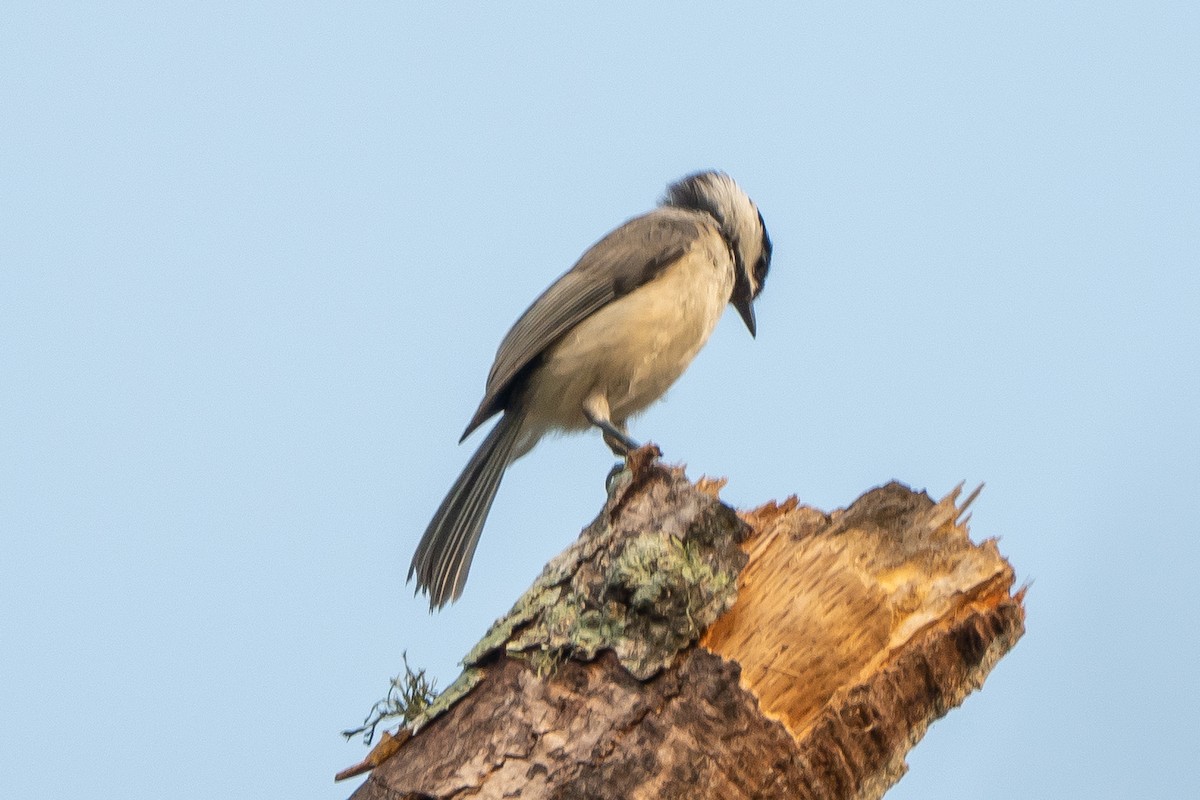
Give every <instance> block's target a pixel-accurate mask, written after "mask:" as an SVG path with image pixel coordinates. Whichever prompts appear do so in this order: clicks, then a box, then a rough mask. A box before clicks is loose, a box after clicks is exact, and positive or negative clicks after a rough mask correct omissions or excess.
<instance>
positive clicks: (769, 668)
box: [340, 447, 1024, 800]
mask: <svg viewBox="0 0 1200 800" xmlns="http://www.w3.org/2000/svg"><path fill="white" fill-rule="evenodd" d="M656 455H657V451H656V450H654V449H653V448H652V447H647V448H643V449H642V450H640V451H638V452H637V453H635V454H633V456H631V458H630V462H629V468H628V469H627V470H626V471H625V472H624V473H621V474H620V475H619V476H618V478H617V479H616V480H615V481H614V482H613V486H612V490H611V492H610V495H609V499H608V502H607V503H606V505H605V507H604V510H603V511H602V512H601V514H600V516H599V517H598V518H597V519H596V521H595V522H594V523H593V524H592V525H591V526H589V527H588V528H587V529H586V530H585V531H584V532H583V534H582V535H581V536H580V538H579V540H578V541H577V542H576V543H575V544H574V545H572V546H571V547H570V548H569V549H568V550H566V551H565V552H564V553H563V554H562V555H560V556H559V557H558V558H556V559H555V560H554V561H553V562H551V563H550V564H549V565H548V566H547V568H546V570H545V572H543V574H542V576H541V577H540V578H539V579H538V580H537V581H536V582H535V584H534V585H533V587H531V588H530V589H529V591H528V592H527V593H526V594H525V596H524V597H523V598H522V599H521V600H520V601H519V602H518V603H517V605H516V606H515V607H514V608H513V610H512V611H511V612H510V613H509V615H508V616H507V617H505V618H504V619H501V620H500V621H498V622H497V623H496V624H495V625H494V626H493V627H492V629H491V631H489V633H488V634H487V636H485V637H484V639H483V640H482V641H481V642H480V643H479V644H478V645H477V646H476V648H475V649H474V650H473V651H472V652H471V653H470V654H469V655H468V656H467V658H466V659H464V662H463V663H464V667H465V671H464V672H463V674H462V676H460V678H459V679H458V681H456V682H455V684H454V685H453V686H451V687H450V688H449V689H448V690H447V691H446V692H444V693H443V695H442V696H441V697H440V698H438V700H437V701H436V702H435V703H434V704H433V705H431V706H430V707H429V708H428V709H426V710H425V711H424V713H423V714H421V715H420V716H418V717H416V718H415V719H412V720H411V721H410V722H409V724H408V725H407V726H406V727H404V728H402V729H401V730H400V731H399V732H398V733H396V734H395V735H385V737H384V741H382V742H381V743H380V744H379V745H378V746H377V747H376V748H375V750H373V751H372V753H371V755H370V756H369V757H368V759H367V760H366V761H364V762H363V764H361V765H359V766H358V767H355V768H351V769H349V770H347V771H346V772H345V773H343V775H342V776H340V777H347V776H349V775H352V774H358V773H360V772H365V771H367V770H370V769H373V772H372V774H371V776H370V778H369V779H368V780H367V782H366V783H364V784H363V785H362V786H360V787H359V789H358V790H357V791H356V792H355V793H354V795H353V800H377V799H382V798H388V800H400V798H422V799H424V798H439V800H440V799H441V798H465V797H471V798H501V797H526V798H635V799H636V798H647V800H649V799H650V798H654V799H655V800H658V799H659V798H721V799H722V800H736V799H737V798H750V797H755V798H772V797H799V798H877V797H880V796H882V795H883V793H884V792H885V791H886V790H887V789H888V788H889V787H890V786H891V785H892V784H894V783H895V782H896V781H897V780H899V778H900V776H901V775H902V774H903V773H904V770H905V768H906V767H905V763H904V756H905V754H906V753H907V752H908V750H909V749H910V748H911V747H912V746H913V745H914V744H915V743H916V742H917V741H918V740H919V739H920V738H921V736H922V735H923V734H924V732H925V730H926V729H927V728H928V726H929V724H930V723H931V722H933V721H934V720H935V719H937V718H938V717H941V716H942V715H943V714H945V713H946V712H947V711H948V710H949V709H950V708H952V707H953V706H955V705H957V704H959V703H960V702H962V700H963V698H964V697H965V696H966V695H967V694H968V693H969V692H971V691H972V690H973V689H976V688H978V687H979V686H981V685H982V683H983V680H984V678H985V677H986V675H987V674H988V672H989V671H990V670H991V668H992V666H993V665H995V663H996V662H997V661H998V660H999V658H1000V657H1001V656H1003V655H1004V654H1005V653H1006V652H1007V651H1008V650H1009V649H1010V648H1012V646H1013V645H1014V644H1015V643H1016V641H1017V639H1018V638H1020V636H1021V634H1022V632H1023V630H1024V625H1023V622H1024V610H1023V607H1022V594H1023V592H1017V593H1016V594H1013V593H1012V589H1013V571H1012V568H1011V567H1010V566H1009V564H1008V563H1007V562H1006V561H1005V560H1004V559H1003V558H1002V557H1001V556H1000V554H999V552H998V550H997V548H996V546H995V542H994V541H986V542H984V543H983V544H980V545H975V544H972V543H971V541H970V539H969V538H968V535H967V529H966V524H965V520H963V519H961V517H962V516H963V511H964V510H965V508H966V505H967V504H969V503H970V500H971V499H973V496H972V498H968V499H967V501H966V502H964V503H963V504H962V505H961V506H960V505H957V499H958V495H959V492H958V490H955V491H954V492H952V493H951V494H950V495H949V496H947V497H945V498H943V499H942V500H941V501H940V502H937V503H935V502H933V501H932V500H931V499H930V498H929V497H928V496H927V495H925V494H924V493H918V492H913V491H912V490H910V489H908V488H907V487H905V486H902V485H900V484H898V483H891V484H888V485H887V486H883V487H881V488H878V489H873V490H871V491H869V492H867V493H866V494H864V495H863V496H862V497H860V498H859V499H858V500H856V501H855V502H854V503H853V504H851V505H850V506H849V507H848V508H846V509H845V510H839V511H834V512H833V513H831V514H826V513H823V512H821V511H818V510H816V509H814V508H810V507H806V506H801V505H799V504H797V502H796V501H795V498H789V499H788V500H787V501H785V502H784V503H782V504H779V505H776V504H775V503H769V504H767V505H765V506H763V507H761V508H759V509H756V510H754V511H750V512H747V513H743V514H740V515H739V514H737V513H735V512H734V511H733V510H732V509H730V508H729V507H728V506H725V505H724V504H722V503H721V502H720V501H719V500H718V499H717V491H718V490H719V488H720V484H718V483H716V482H712V481H706V480H704V479H701V481H700V482H699V483H697V484H695V485H693V484H692V483H690V482H689V481H688V480H687V479H686V478H685V477H684V475H683V471H682V470H681V469H677V468H671V467H666V466H662V465H660V464H658V463H657V462H656V461H655V457H656Z"/></svg>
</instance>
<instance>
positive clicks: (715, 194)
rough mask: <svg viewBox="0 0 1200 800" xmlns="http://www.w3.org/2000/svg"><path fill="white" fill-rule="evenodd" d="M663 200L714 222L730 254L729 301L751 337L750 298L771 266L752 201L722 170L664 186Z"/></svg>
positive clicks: (763, 229) (763, 227)
mask: <svg viewBox="0 0 1200 800" xmlns="http://www.w3.org/2000/svg"><path fill="white" fill-rule="evenodd" d="M663 203H664V204H665V205H669V206H676V207H678V208H690V209H693V210H696V211H703V212H704V213H706V214H709V215H710V216H712V218H713V219H715V220H716V221H717V228H718V229H719V230H720V231H721V235H722V236H723V237H725V241H726V243H728V245H729V250H730V252H731V253H733V262H734V280H733V294H732V295H731V296H730V298H729V302H730V303H731V304H732V305H733V307H734V308H736V309H737V312H738V314H740V315H741V316H742V321H743V322H745V323H746V327H747V328H749V330H750V335H751V336H753V335H754V334H755V330H756V327H757V326H756V324H755V320H754V300H755V298H756V297H758V295H759V294H760V293H761V292H762V289H763V284H764V283H765V282H766V280H767V270H769V269H770V267H771V237H770V236H768V235H767V226H766V224H765V223H764V222H763V218H762V214H761V213H759V210H758V206H756V205H754V201H753V200H751V199H750V197H749V196H748V195H747V194H746V193H745V192H744V191H742V188H741V187H740V186H738V185H737V183H735V182H734V180H733V178H731V177H729V176H728V175H726V174H725V173H724V172H697V173H695V174H693V175H689V176H687V177H686V178H683V179H682V180H679V181H677V182H675V183H673V184H671V185H670V186H668V187H667V195H666V197H665V198H664V199H663Z"/></svg>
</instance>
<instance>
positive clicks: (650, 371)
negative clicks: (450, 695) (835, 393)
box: [408, 172, 771, 609]
mask: <svg viewBox="0 0 1200 800" xmlns="http://www.w3.org/2000/svg"><path fill="white" fill-rule="evenodd" d="M770 263H771V239H770V237H769V236H767V230H766V227H765V225H764V223H763V218H762V214H760V213H759V211H758V208H757V206H755V205H754V203H753V201H751V200H750V198H749V197H747V196H746V193H745V192H743V191H742V189H741V188H740V187H739V186H738V185H737V184H736V183H734V181H733V179H732V178H730V177H729V176H728V175H726V174H725V173H723V172H699V173H696V174H695V175H690V176H688V177H686V178H684V179H682V180H680V181H679V182H677V183H674V184H672V185H671V186H669V187H668V188H667V194H666V197H664V198H663V200H662V201H661V203H660V205H659V207H658V208H656V209H655V210H654V211H651V212H650V213H648V214H645V215H643V216H640V217H635V218H633V219H631V220H629V221H628V222H626V223H625V224H624V225H622V226H621V227H619V228H617V229H616V230H614V231H613V232H612V233H609V234H608V235H607V236H605V237H604V238H603V239H601V240H600V241H599V242H597V243H596V244H594V245H592V247H591V248H590V249H588V251H587V252H586V253H584V254H583V257H582V258H580V259H579V261H577V262H576V263H575V266H573V267H571V269H570V270H568V271H567V272H566V274H564V275H563V276H562V277H561V278H559V279H558V280H557V281H555V282H554V283H553V284H552V285H551V286H550V288H549V289H547V290H546V291H545V292H544V293H542V296H541V297H539V298H538V299H537V300H535V301H534V302H533V305H531V306H530V307H529V308H528V309H527V310H526V311H525V313H524V314H522V315H521V318H520V319H518V320H517V322H516V324H515V325H513V327H512V330H510V331H509V332H508V335H507V336H505V337H504V341H502V342H501V343H500V349H499V350H498V351H496V361H495V363H493V364H492V371H491V372H490V373H489V374H488V379H487V388H486V390H485V392H484V396H483V401H482V402H481V403H480V404H479V410H478V411H476V412H475V416H474V417H472V419H471V421H470V423H468V425H467V429H466V431H465V432H464V433H463V435H462V439H460V440H459V441H460V443H461V442H462V441H463V440H464V439H466V438H467V436H469V435H470V434H471V433H472V432H473V431H474V430H475V429H476V428H478V427H479V426H480V425H481V424H483V423H484V422H485V421H486V420H487V419H488V418H489V417H491V416H493V415H494V414H501V415H502V416H501V417H500V421H499V422H498V423H497V424H496V426H495V427H494V428H492V430H491V432H490V433H488V435H487V438H486V439H484V440H483V444H481V445H480V446H479V449H478V450H476V451H475V455H473V456H471V460H470V461H469V462H468V463H467V466H466V468H465V469H463V471H462V474H461V475H459V476H458V480H456V481H455V482H454V486H453V487H451V489H450V493H449V494H447V495H446V499H445V500H443V501H442V504H441V506H439V507H438V510H437V513H436V514H434V515H433V521H432V522H430V523H429V527H428V528H426V529H425V535H424V536H422V537H421V543H420V544H419V545H417V552H416V554H414V555H413V560H412V566H411V567H409V570H408V578H409V580H412V577H413V575H416V576H417V589H418V590H424V591H427V592H428V593H429V604H430V608H431V609H436V608H440V607H442V606H444V605H445V604H446V603H448V602H451V601H453V600H457V599H458V597H459V595H461V594H462V590H463V584H465V583H466V581H467V572H468V570H469V569H470V567H471V558H472V557H473V556H474V555H475V546H476V545H477V544H478V543H479V534H480V533H481V532H482V530H483V523H484V520H485V519H486V518H487V514H488V511H489V510H490V509H491V507H492V500H493V499H495V497H496V490H497V489H498V488H499V486H500V479H501V478H503V477H504V470H505V469H506V468H507V467H508V465H509V464H511V463H512V462H513V461H516V460H517V459H518V458H520V457H521V456H523V455H525V454H526V453H528V452H529V451H530V450H532V449H533V447H534V445H536V444H537V443H538V442H539V441H540V440H541V438H542V437H543V436H545V435H546V434H547V433H550V432H551V431H582V430H586V429H587V428H589V427H593V426H594V427H596V428H599V429H600V431H601V432H602V433H603V437H604V441H605V442H606V443H607V444H608V446H609V447H610V448H612V451H613V452H614V453H615V454H616V455H618V456H621V457H624V456H625V455H626V454H628V453H629V452H630V451H631V450H635V449H637V447H638V443H637V442H635V441H634V440H633V439H631V438H630V437H629V434H628V432H627V431H626V428H625V424H626V422H627V421H628V420H629V418H630V417H632V416H633V415H635V414H638V413H640V412H642V411H644V410H645V409H646V408H647V407H648V406H650V404H651V403H653V402H654V401H656V400H658V399H659V398H660V397H662V395H663V393H664V392H666V390H667V389H668V388H669V387H670V386H671V384H673V383H674V382H675V381H676V380H677V379H678V378H679V376H680V375H682V374H683V371H684V370H685V369H687V366H688V364H690V363H691V361H692V359H693V358H695V356H696V353H698V352H699V351H700V348H701V347H703V346H704V343H705V342H706V341H707V340H708V337H709V334H711V333H712V331H713V328H715V327H716V325H717V321H718V320H719V319H720V318H721V312H722V311H723V310H724V308H725V305H726V303H729V304H732V305H733V307H734V308H735V309H737V312H738V313H739V314H740V315H741V317H742V320H743V321H744V322H745V323H746V327H747V328H749V329H750V335H751V336H753V335H754V334H755V320H754V306H753V303H754V299H755V298H756V297H758V294H759V292H761V291H762V287H763V282H764V281H765V280H766V277H767V269H768V267H769V266H770Z"/></svg>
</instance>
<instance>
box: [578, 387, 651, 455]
mask: <svg viewBox="0 0 1200 800" xmlns="http://www.w3.org/2000/svg"><path fill="white" fill-rule="evenodd" d="M583 415H584V416H585V417H587V421H588V422H590V423H592V424H593V425H595V426H596V427H597V428H599V429H600V431H601V433H602V434H603V435H604V443H605V444H606V445H608V447H609V449H610V450H612V451H613V455H615V456H617V457H618V458H625V457H626V456H628V455H629V454H630V453H631V452H632V451H634V450H637V449H638V448H639V447H641V445H640V444H638V443H637V442H635V441H634V440H633V439H631V438H630V437H629V434H628V433H627V432H626V431H625V423H624V422H623V421H622V422H621V423H620V424H617V423H614V422H613V421H612V419H610V418H609V410H608V398H607V397H605V396H604V395H603V394H599V393H595V394H592V395H589V396H588V398H587V399H586V400H584V401H583Z"/></svg>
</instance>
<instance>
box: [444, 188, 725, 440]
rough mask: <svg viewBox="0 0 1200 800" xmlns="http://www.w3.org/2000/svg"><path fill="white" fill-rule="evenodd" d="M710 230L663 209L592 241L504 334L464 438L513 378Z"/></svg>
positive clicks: (504, 396) (500, 404) (499, 401)
mask: <svg viewBox="0 0 1200 800" xmlns="http://www.w3.org/2000/svg"><path fill="white" fill-rule="evenodd" d="M709 228H712V229H713V230H714V231H715V225H714V224H713V222H712V220H711V218H709V217H708V216H707V215H705V214H700V213H698V212H695V211H689V210H684V209H677V208H659V209H656V210H654V211H652V212H650V213H649V214H646V215H644V216H641V217H635V218H634V219H631V220H629V221H628V222H626V223H625V224H624V225H622V226H621V227H619V228H617V229H616V230H614V231H613V232H612V233H610V234H608V235H607V236H605V237H604V238H603V239H601V240H600V241H598V242H596V244H594V245H592V246H591V247H590V248H589V249H588V251H587V252H586V253H584V254H583V256H582V257H581V258H580V259H579V261H577V262H576V263H575V266H573V267H571V269H570V270H569V271H568V272H566V273H565V274H564V275H563V276H562V277H561V278H559V279H558V280H557V281H555V282H554V283H553V284H552V285H551V286H550V288H549V289H547V290H546V291H545V292H543V293H542V295H541V296H540V297H539V298H538V299H537V300H534V301H533V305H531V306H530V307H529V308H528V309H526V311H525V313H524V314H522V315H521V318H520V319H518V320H517V322H516V324H515V325H513V327H512V330H510V331H509V332H508V335H507V336H505V337H504V341H503V342H501V343H500V349H499V350H497V351H496V361H495V363H493V364H492V371H491V372H490V373H489V374H488V380H487V389H486V391H485V393H484V397H483V401H482V402H481V403H480V404H479V410H478V411H476V412H475V416H474V417H472V418H471V422H470V424H468V425H467V429H466V431H465V432H464V433H463V435H462V438H463V439H466V438H467V437H468V436H470V435H471V432H472V431H474V430H475V429H476V428H478V427H479V426H480V425H481V424H483V422H484V421H485V420H487V419H488V417H490V416H492V415H493V414H495V413H497V412H499V411H501V410H502V409H503V408H504V404H505V403H506V402H507V400H508V395H509V393H510V392H511V390H512V388H513V383H514V381H515V380H516V379H517V377H518V376H519V375H521V373H522V372H523V371H524V370H526V369H527V368H528V367H529V366H530V365H532V364H533V363H534V362H535V361H536V360H537V359H538V357H539V356H540V355H541V354H542V353H543V352H544V351H545V350H546V348H547V347H549V346H550V345H552V344H554V343H555V342H556V341H558V340H559V339H560V338H561V337H562V336H563V335H564V334H566V333H567V331H569V330H571V328H573V327H575V326H576V325H578V324H579V323H580V322H582V321H583V320H584V319H586V318H587V317H589V316H590V315H592V314H594V313H596V312H597V311H599V310H600V309H601V308H603V307H604V306H606V305H608V304H609V303H611V302H612V301H613V300H615V299H617V298H618V297H621V296H622V295H625V294H628V293H629V292H631V291H633V290H634V289H636V288H638V287H639V286H641V285H643V284H645V283H647V282H649V281H651V280H653V279H654V278H656V277H657V276H658V275H659V273H661V272H662V270H663V269H664V268H665V267H666V266H667V265H669V264H671V263H672V262H674V261H676V260H678V259H679V258H680V257H682V256H683V255H684V254H685V253H686V252H687V251H688V250H689V249H690V248H691V247H692V245H693V244H694V243H695V241H696V240H697V239H698V238H700V236H701V235H702V234H703V233H704V232H705V230H706V229H709ZM460 441H461V440H460Z"/></svg>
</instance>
